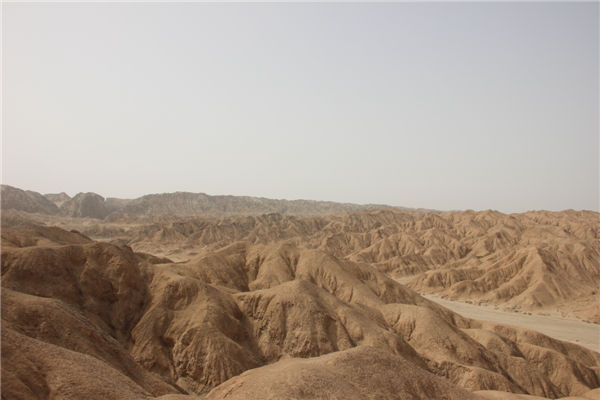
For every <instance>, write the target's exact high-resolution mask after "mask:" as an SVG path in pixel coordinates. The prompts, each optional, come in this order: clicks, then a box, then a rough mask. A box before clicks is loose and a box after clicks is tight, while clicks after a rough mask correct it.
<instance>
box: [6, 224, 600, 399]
mask: <svg viewBox="0 0 600 400" xmlns="http://www.w3.org/2000/svg"><path fill="white" fill-rule="evenodd" d="M252 218H256V219H258V220H259V221H260V224H258V225H260V227H259V226H257V224H253V223H252V221H254V222H256V219H255V220H253V219H252ZM346 218H349V219H350V221H351V222H352V223H350V222H349V221H346V222H345V223H344V225H340V224H341V223H343V222H344V221H345V219H346ZM262 219H264V220H262ZM286 219H287V220H288V221H287V223H284V221H285V220H286ZM375 220H379V221H380V222H381V221H383V220H387V221H388V222H394V224H398V221H408V222H410V218H408V220H407V217H406V216H404V215H401V214H398V215H396V214H395V213H391V214H390V213H387V212H384V213H382V214H381V215H378V213H375V214H374V215H371V214H368V213H367V214H365V215H359V216H356V215H354V216H352V215H351V216H345V217H344V216H342V217H336V219H334V220H333V221H330V222H329V223H327V224H325V226H323V225H322V223H323V222H324V220H320V219H318V218H316V219H297V218H291V217H282V216H274V215H271V216H263V217H251V218H250V219H244V220H242V221H245V222H243V223H242V222H239V221H238V220H236V219H230V220H224V219H219V220H218V222H216V223H215V222H212V223H209V222H207V221H204V223H206V224H207V225H204V228H205V229H203V230H206V229H207V228H209V227H212V228H211V229H210V230H209V231H210V232H211V233H210V235H212V236H213V237H214V238H221V237H226V236H229V237H235V236H236V235H238V236H241V235H242V234H243V235H245V236H246V237H247V238H248V239H254V240H231V241H230V242H229V244H227V245H222V246H219V247H218V248H210V246H204V250H202V251H198V254H196V255H195V256H191V257H189V258H188V259H187V260H186V261H184V262H176V263H174V262H172V261H171V260H169V259H166V258H164V257H163V258H159V257H156V256H152V255H150V254H146V253H141V252H139V251H134V250H133V249H132V247H133V248H135V246H133V245H132V246H131V247H130V246H128V245H124V244H111V243H107V242H99V241H95V240H93V239H90V238H89V237H88V236H86V235H85V234H82V233H80V232H78V231H66V230H63V229H60V228H56V227H43V226H20V227H13V228H11V227H4V229H3V230H2V269H1V271H2V396H3V397H4V398H24V399H38V398H57V399H58V398H60V399H76V398H77V399H79V398H88V399H95V398H98V399H111V398H115V399H117V398H119V399H122V398H133V399H135V398H140V399H141V398H153V397H162V398H163V399H168V398H187V397H186V396H184V395H194V394H201V395H205V394H207V393H208V398H210V399H220V398H240V399H241V398H245V399H252V398H269V397H265V393H267V394H269V396H270V398H315V397H318V396H319V395H322V396H338V397H344V398H365V397H367V398H369V397H372V398H375V397H376V398H382V399H398V398H400V399H402V398H412V399H432V398H433V399H436V398H439V399H469V398H473V399H476V398H489V396H494V395H496V394H497V393H496V392H492V391H500V392H511V393H515V394H529V395H535V396H540V397H542V398H558V397H565V396H573V395H585V394H586V393H589V392H590V390H593V389H595V388H598V387H600V354H598V353H595V352H593V351H591V350H587V349H585V348H583V347H580V346H578V345H575V344H570V343H566V342H561V341H558V340H555V339H551V338H549V337H546V336H544V335H542V334H539V333H537V332H533V331H528V330H524V329H519V328H515V327H509V326H503V325H498V324H493V323H486V322H480V321H476V320H471V319H468V318H463V317H461V316H459V315H457V314H454V313H453V312H451V311H449V310H447V309H445V308H443V307H441V306H439V305H436V304H435V303H432V302H430V301H428V300H427V299H425V298H423V297H421V296H420V295H418V294H417V293H416V292H414V291H413V290H411V289H409V288H407V287H405V286H403V285H401V284H399V283H398V282H396V281H395V280H393V279H391V278H389V277H388V276H387V275H386V274H385V273H383V272H381V271H380V270H378V269H377V268H374V267H373V266H372V265H370V264H368V263H365V262H358V261H353V260H351V257H350V255H351V254H352V253H350V254H348V256H347V257H338V256H336V255H333V254H332V253H331V252H327V251H324V248H323V246H322V245H323V243H327V241H325V242H323V237H321V238H320V240H317V236H318V235H317V234H316V233H314V232H313V231H325V232H328V231H329V230H331V229H336V227H340V226H345V227H346V228H347V230H348V231H349V232H351V231H352V229H355V230H359V231H360V230H363V228H365V226H366V225H365V224H374V228H373V229H375V231H377V230H379V229H384V227H383V226H380V225H377V224H378V222H375ZM225 221H229V224H226V223H225ZM173 223H174V225H173V226H171V229H174V230H176V231H177V233H178V234H179V235H181V236H180V237H177V238H175V237H172V239H173V240H179V241H180V240H181V239H182V237H187V238H193V239H192V240H202V239H201V236H200V237H199V238H198V237H196V236H194V235H195V234H197V233H198V232H195V231H194V229H190V230H189V231H187V230H186V225H177V224H176V223H175V222H173ZM195 223H200V222H199V221H195ZM232 224H237V225H235V226H236V229H233V228H232V226H231V225H232ZM329 224H332V225H329ZM398 225H399V224H398ZM408 225H409V226H410V225H411V224H410V223H409V224H408ZM328 226H329V227H328ZM187 228H189V226H188V227H187ZM136 229H137V231H136V230H135V229H134V231H136V232H138V233H139V232H140V230H142V231H143V230H144V229H147V228H146V227H144V226H138V227H137V228H136ZM158 232H159V233H157V234H158V235H159V236H161V233H160V232H161V231H160V230H159V231H158ZM253 232H254V234H255V235H256V236H252V233H253ZM259 232H260V235H258V233H259ZM286 232H287V234H288V235H289V239H286V237H285V235H286ZM297 232H304V233H305V234H308V233H310V232H313V234H312V236H315V237H311V235H309V236H308V237H307V238H304V239H303V240H300V239H298V236H297ZM279 234H282V235H283V236H281V238H283V239H281V238H279V237H277V235H279ZM263 235H266V237H267V238H268V237H270V236H269V235H273V237H275V239H274V240H267V239H264V240H263V239H261V238H263ZM367 236H369V235H367ZM374 238H375V236H373V238H372V240H371V239H369V238H368V237H362V240H365V241H369V240H370V241H373V240H374ZM152 240H156V238H154V239H152ZM161 240H162V239H161ZM204 240H206V238H205V239H204ZM356 240H358V239H356ZM132 244H134V243H132ZM481 391H483V392H481ZM474 392H477V393H474ZM484 396H488V397H484ZM189 398H192V397H189ZM492 398H493V397H492Z"/></svg>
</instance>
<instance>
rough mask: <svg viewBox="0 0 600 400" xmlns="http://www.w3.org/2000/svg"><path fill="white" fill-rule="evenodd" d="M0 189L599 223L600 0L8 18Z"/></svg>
mask: <svg viewBox="0 0 600 400" xmlns="http://www.w3.org/2000/svg"><path fill="white" fill-rule="evenodd" d="M3 69H4V76H3V100H4V115H3V154H2V156H3V157H2V159H3V175H2V180H3V183H7V184H11V185H14V186H17V187H25V188H28V189H31V190H35V191H39V192H41V193H49V192H56V191H57V192H62V191H64V192H67V193H68V194H69V195H71V196H73V195H75V194H76V193H77V192H79V191H83V192H88V191H94V192H98V193H102V194H103V195H104V196H107V197H119V198H135V197H139V196H141V195H143V194H148V193H162V192H174V191H189V192H204V193H208V194H212V195H217V194H232V195H247V196H259V197H269V198H286V199H290V200H291V199H314V200H330V201H338V202H352V203H360V204H366V203H376V204H390V205H395V206H406V207H423V208H433V209H441V210H449V209H468V208H471V209H476V210H481V209H488V208H491V209H498V210H501V211H504V212H520V211H526V210H530V209H547V210H562V209H570V208H572V209H591V210H598V4H597V3H593V2H590V3H577V4H576V3H542V2H540V3H528V4H516V3H497V4H485V3H480V4H477V3H468V4H467V3H465V4H461V3H451V4H438V3H426V4H409V3H401V4H241V5H240V4H221V5H215V4H193V3H187V4H133V5H132V4H130V5H121V4H82V3H78V4H60V5H56V4H54V5H52V4H43V5H40V4H4V5H3Z"/></svg>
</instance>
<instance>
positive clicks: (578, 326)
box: [422, 294, 600, 352]
mask: <svg viewBox="0 0 600 400" xmlns="http://www.w3.org/2000/svg"><path fill="white" fill-rule="evenodd" d="M422 296H423V297H425V298H427V299H429V300H431V301H434V302H436V303H438V304H440V305H442V306H444V307H446V308H449V309H450V310H452V311H454V312H456V313H458V314H460V315H462V316H464V317H468V318H474V319H480V320H484V321H491V322H497V323H501V324H508V325H514V326H518V327H521V328H527V329H532V330H535V331H538V332H541V333H543V334H544V335H548V336H550V337H553V338H556V339H560V340H564V341H567V342H573V343H577V344H579V345H581V346H584V347H587V348H588V349H591V350H594V351H598V352H600V325H597V324H592V323H587V322H583V321H581V320H577V319H570V318H561V317H554V316H543V315H535V314H534V315H526V314H520V313H516V312H508V311H500V310H496V309H494V308H492V307H489V306H475V305H472V304H467V303H463V302H460V301H451V300H445V299H441V298H439V297H436V296H433V295H429V294H425V295H422Z"/></svg>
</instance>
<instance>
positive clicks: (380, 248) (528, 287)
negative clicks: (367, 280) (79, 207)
mask: <svg viewBox="0 0 600 400" xmlns="http://www.w3.org/2000/svg"><path fill="white" fill-rule="evenodd" d="M3 221H4V223H5V224H7V225H20V224H31V223H39V224H47V225H58V226H62V227H65V228H67V229H77V230H80V231H81V232H83V233H85V234H86V235H88V236H90V237H93V238H96V239H98V240H103V241H112V242H114V243H121V244H127V245H129V246H131V247H132V248H133V249H135V250H136V251H142V252H147V253H152V254H155V255H162V256H166V257H169V258H171V259H173V260H175V261H184V260H188V259H189V258H190V257H194V256H195V255H199V254H204V253H210V252H212V251H216V250H219V249H220V248H222V247H225V246H228V245H229V244H231V243H233V242H236V241H246V242H249V243H253V244H268V243H274V242H280V241H288V242H291V243H294V244H295V245H297V246H300V247H303V248H308V249H315V250H320V251H323V252H325V253H327V254H330V255H332V256H334V257H336V258H338V259H341V260H347V261H352V262H357V263H366V264H369V265H371V266H373V267H375V268H376V269H378V270H379V271H382V272H385V273H387V274H389V275H390V276H393V277H395V278H397V279H400V280H402V281H403V282H405V283H406V284H407V285H408V286H409V287H411V288H413V289H415V290H417V291H418V292H421V293H433V294H437V295H439V296H443V297H448V298H451V299H458V300H463V301H469V302H475V303H479V302H483V303H488V304H495V305H501V306H502V307H504V308H508V309H520V310H527V311H537V312H542V311H543V312H550V311H553V312H554V311H557V310H559V311H560V312H561V313H565V314H568V315H576V316H578V317H579V318H582V319H585V320H590V321H595V322H600V307H599V305H598V304H599V297H598V296H599V290H598V288H599V286H600V240H599V239H600V216H599V214H598V213H595V212H591V211H572V210H567V211H562V212H547V211H533V212H527V213H522V214H509V215H507V214H502V213H499V212H496V211H482V212H474V211H462V212H411V211H402V210H392V209H384V210H369V211H358V212H352V213H346V214H338V215H327V216H313V217H298V216H290V215H281V214H265V215H256V216H254V215H249V216H232V217H175V216H151V217H122V218H115V219H111V220H110V221H104V222H102V223H98V221H97V220H93V219H62V218H57V217H55V216H33V215H32V214H27V213H18V212H5V213H4V214H3Z"/></svg>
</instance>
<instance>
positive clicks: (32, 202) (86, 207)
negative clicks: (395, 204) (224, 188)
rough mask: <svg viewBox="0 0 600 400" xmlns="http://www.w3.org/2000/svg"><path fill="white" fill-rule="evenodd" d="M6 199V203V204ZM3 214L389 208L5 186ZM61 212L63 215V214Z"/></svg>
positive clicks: (103, 215)
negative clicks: (129, 196)
mask: <svg viewBox="0 0 600 400" xmlns="http://www.w3.org/2000/svg"><path fill="white" fill-rule="evenodd" d="M5 196H6V200H4V198H5ZM2 198H3V200H2V210H3V211H6V210H18V211H26V212H29V213H39V214H47V215H56V214H59V213H60V215H62V216H65V217H75V218H85V217H89V218H96V219H105V218H106V217H108V216H110V217H111V218H118V217H123V216H133V217H141V216H158V215H176V216H223V215H260V214H269V213H278V214H282V215H305V216H306V215H326V214H337V213H344V212H350V211H357V210H368V209H376V208H389V206H385V205H372V204H368V205H360V204H350V203H336V202H331V201H314V200H274V199H266V198H262V197H249V196H211V195H207V194H204V193H189V192H175V193H162V194H149V195H146V196H142V197H139V198H136V199H117V198H106V199H105V198H104V197H102V196H100V195H99V194H96V193H91V192H90V193H78V194H77V195H75V196H74V197H73V198H70V197H69V196H68V195H67V194H66V193H59V194H46V195H42V194H40V193H37V192H33V191H24V190H21V189H18V188H14V187H12V186H8V185H2ZM59 209H60V211H59Z"/></svg>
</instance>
